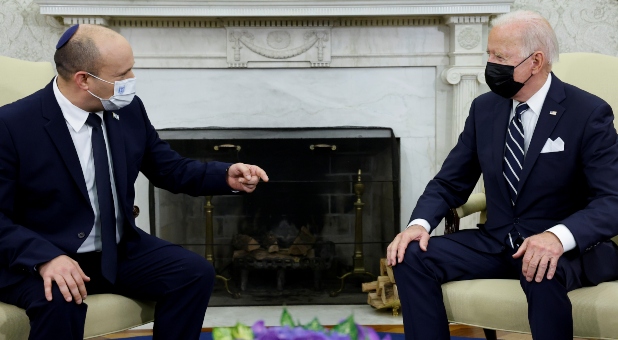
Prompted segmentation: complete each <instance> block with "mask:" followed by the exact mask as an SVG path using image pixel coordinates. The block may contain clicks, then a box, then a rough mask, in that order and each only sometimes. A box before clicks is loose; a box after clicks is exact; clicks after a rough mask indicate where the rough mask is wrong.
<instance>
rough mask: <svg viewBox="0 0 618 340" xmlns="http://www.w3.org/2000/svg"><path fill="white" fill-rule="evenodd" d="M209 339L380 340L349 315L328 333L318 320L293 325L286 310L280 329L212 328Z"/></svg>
mask: <svg viewBox="0 0 618 340" xmlns="http://www.w3.org/2000/svg"><path fill="white" fill-rule="evenodd" d="M212 336H213V340H380V336H379V335H378V333H377V332H376V331H375V330H373V329H372V328H370V327H365V326H361V325H358V324H356V323H355V322H354V317H353V316H352V315H350V316H349V317H348V318H347V319H344V320H342V321H341V322H339V324H337V325H335V326H334V327H333V328H332V329H330V330H329V329H326V328H325V327H324V326H322V324H320V322H319V321H318V319H317V318H314V319H313V320H312V321H311V322H309V323H308V324H306V325H301V324H300V322H298V323H297V324H294V320H293V319H292V316H291V315H290V314H289V313H288V311H287V310H286V309H283V313H282V315H281V326H279V327H266V326H265V325H264V321H263V320H260V321H257V322H256V323H254V324H253V326H251V327H249V326H247V325H244V324H241V323H237V324H236V326H234V327H216V328H214V329H213V331H212ZM381 340H391V337H390V335H386V336H384V338H382V339H381Z"/></svg>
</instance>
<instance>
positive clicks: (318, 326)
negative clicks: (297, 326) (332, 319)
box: [304, 318, 324, 332]
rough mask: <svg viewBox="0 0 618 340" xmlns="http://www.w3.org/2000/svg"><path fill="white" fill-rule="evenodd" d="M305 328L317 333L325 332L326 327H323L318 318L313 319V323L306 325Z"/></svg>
mask: <svg viewBox="0 0 618 340" xmlns="http://www.w3.org/2000/svg"><path fill="white" fill-rule="evenodd" d="M304 328H305V329H308V330H310V331H316V332H322V331H324V326H322V324H321V323H320V321H318V318H313V320H311V322H309V323H308V324H306V325H305V327H304Z"/></svg>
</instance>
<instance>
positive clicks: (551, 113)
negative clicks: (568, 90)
mask: <svg viewBox="0 0 618 340" xmlns="http://www.w3.org/2000/svg"><path fill="white" fill-rule="evenodd" d="M556 113H558V112H556V111H549V114H550V115H552V116H555V115H556ZM116 119H118V118H116Z"/></svg>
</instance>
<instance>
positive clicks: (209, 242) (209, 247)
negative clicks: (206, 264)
mask: <svg viewBox="0 0 618 340" xmlns="http://www.w3.org/2000/svg"><path fill="white" fill-rule="evenodd" d="M211 200H212V196H206V205H205V206H204V209H205V210H206V253H205V257H206V260H207V261H210V263H212V265H213V267H214V265H215V258H214V256H213V244H214V236H213V222H212V221H213V218H212V217H213V215H212V210H213V208H214V206H213V205H212V202H211ZM215 277H216V278H217V279H219V280H222V281H223V283H224V284H225V290H226V291H227V292H228V293H229V294H230V295H232V297H233V298H235V299H237V298H239V297H240V293H239V292H232V291H231V290H230V287H229V285H228V282H229V281H231V280H232V279H228V278H226V277H225V276H223V275H219V274H217V275H216V276H215Z"/></svg>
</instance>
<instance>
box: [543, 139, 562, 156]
mask: <svg viewBox="0 0 618 340" xmlns="http://www.w3.org/2000/svg"><path fill="white" fill-rule="evenodd" d="M560 151H564V141H563V140H562V138H560V137H558V138H556V140H551V138H547V142H545V145H544V146H543V149H542V150H541V153H549V152H560Z"/></svg>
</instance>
